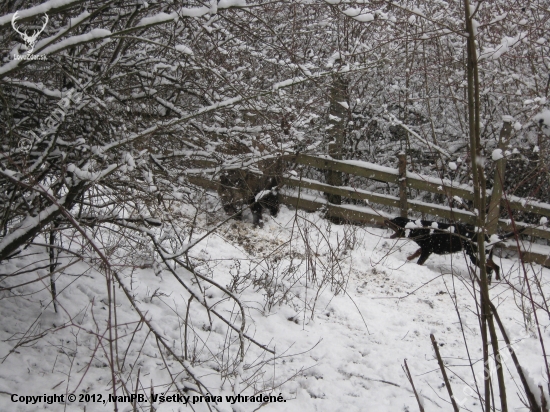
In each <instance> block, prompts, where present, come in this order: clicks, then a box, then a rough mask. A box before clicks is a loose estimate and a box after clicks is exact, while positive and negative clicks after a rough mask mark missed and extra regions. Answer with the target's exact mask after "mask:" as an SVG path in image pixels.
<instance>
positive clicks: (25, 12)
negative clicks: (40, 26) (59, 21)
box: [0, 0, 82, 27]
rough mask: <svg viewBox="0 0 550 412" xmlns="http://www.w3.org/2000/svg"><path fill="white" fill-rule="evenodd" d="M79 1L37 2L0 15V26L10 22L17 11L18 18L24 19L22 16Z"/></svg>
mask: <svg viewBox="0 0 550 412" xmlns="http://www.w3.org/2000/svg"><path fill="white" fill-rule="evenodd" d="M81 2H82V1H81V0H49V1H46V2H44V3H42V4H39V5H37V6H34V7H31V8H28V9H24V10H20V11H15V12H13V13H10V14H6V15H4V16H1V17H0V27H2V26H4V25H6V24H11V19H12V18H13V15H14V14H15V13H17V16H18V17H19V18H20V19H24V18H27V17H32V16H36V15H38V14H44V13H47V12H48V11H50V10H51V9H58V8H61V7H63V6H70V5H71V4H73V3H81Z"/></svg>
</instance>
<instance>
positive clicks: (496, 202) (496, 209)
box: [487, 116, 512, 235]
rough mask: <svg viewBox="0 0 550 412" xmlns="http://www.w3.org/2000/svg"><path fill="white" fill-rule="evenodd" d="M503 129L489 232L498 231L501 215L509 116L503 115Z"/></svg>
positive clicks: (490, 204)
mask: <svg viewBox="0 0 550 412" xmlns="http://www.w3.org/2000/svg"><path fill="white" fill-rule="evenodd" d="M502 120H503V123H502V129H500V136H499V139H498V148H499V149H500V150H501V151H502V157H501V158H500V159H498V160H496V161H495V176H494V183H493V191H492V193H491V200H490V202H489V211H488V213H487V234H488V235H492V234H494V233H496V231H497V226H498V218H499V217H500V199H501V198H502V186H503V184H504V171H505V169H506V157H504V152H505V151H506V149H508V143H509V142H510V136H511V135H512V119H511V118H510V117H508V116H504V117H503V119H502Z"/></svg>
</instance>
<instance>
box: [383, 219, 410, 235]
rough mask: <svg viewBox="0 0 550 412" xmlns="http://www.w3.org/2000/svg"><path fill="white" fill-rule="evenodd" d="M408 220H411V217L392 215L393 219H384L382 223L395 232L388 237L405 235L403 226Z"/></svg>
mask: <svg viewBox="0 0 550 412" xmlns="http://www.w3.org/2000/svg"><path fill="white" fill-rule="evenodd" d="M409 222H411V219H407V218H406V217H394V218H393V219H386V220H384V225H386V226H387V227H389V228H390V229H391V230H393V231H394V232H395V233H394V234H393V235H391V236H390V239H396V238H398V237H405V226H407V223H409Z"/></svg>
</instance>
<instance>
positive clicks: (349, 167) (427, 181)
mask: <svg viewBox="0 0 550 412" xmlns="http://www.w3.org/2000/svg"><path fill="white" fill-rule="evenodd" d="M285 161H287V162H290V163H295V164H299V165H304V166H309V167H314V168H317V169H321V170H332V171H335V172H341V173H348V174H350V175H354V176H361V177H365V178H368V179H372V180H375V181H379V182H384V183H390V184H395V185H396V186H397V187H398V190H399V196H391V195H385V194H380V193H374V192H371V191H368V190H362V189H357V188H352V187H342V186H330V185H327V184H326V183H322V182H319V181H315V180H311V179H304V178H300V177H296V176H293V177H285V178H284V179H283V183H284V184H285V185H286V186H287V187H288V188H294V190H286V191H283V194H282V195H281V202H282V203H283V204H286V205H289V206H293V207H296V208H300V209H304V210H307V211H316V210H319V209H320V208H324V210H325V211H326V215H327V217H337V218H342V219H345V220H347V221H350V222H357V223H371V224H372V223H374V224H382V223H383V221H384V219H386V218H387V217H388V215H387V214H386V213H384V212H381V211H378V210H377V207H376V206H371V207H368V206H357V205H350V204H342V205H335V204H332V203H329V202H328V201H327V200H326V198H325V196H323V195H322V193H330V194H333V195H338V196H341V197H343V198H348V199H356V200H363V201H367V202H368V204H369V205H371V204H376V205H384V206H391V207H395V208H398V209H399V210H400V212H401V215H405V216H406V215H407V214H408V212H410V211H412V212H417V213H421V214H422V215H432V216H436V217H439V218H444V219H449V220H451V221H461V222H464V223H469V224H475V222H476V217H475V215H474V214H473V213H471V212H469V211H466V210H461V209H456V208H452V207H449V206H444V205H436V204H433V203H425V202H421V201H417V200H409V199H408V198H407V189H416V190H422V191H427V192H432V193H438V194H442V195H444V196H445V197H446V198H448V199H452V198H454V197H458V198H461V199H465V200H473V188H472V187H470V186H467V185H460V184H456V183H454V182H452V181H449V180H445V179H438V178H434V177H430V176H424V175H420V174H418V173H413V172H407V171H406V169H405V168H404V167H403V159H401V167H400V168H399V169H393V168H390V167H384V166H379V165H376V164H373V163H368V162H363V161H350V160H334V159H329V158H325V157H320V156H311V155H306V154H298V155H287V156H285ZM202 164H203V165H204V166H206V165H207V164H208V165H209V166H214V165H215V164H214V163H213V162H212V163H210V162H204V161H203V162H202ZM189 181H190V182H191V183H193V184H196V185H199V186H202V187H205V188H209V189H213V190H216V189H217V187H218V182H217V181H215V180H214V181H213V180H211V179H208V178H205V177H203V176H201V175H200V174H198V173H197V174H189ZM303 189H309V190H314V191H318V192H321V194H319V195H317V196H315V195H311V194H309V193H304V191H303ZM487 204H489V202H487ZM501 207H504V208H508V207H510V208H511V209H513V210H519V211H526V212H532V213H536V214H539V215H541V216H546V217H548V218H549V221H550V205H549V204H546V203H541V202H537V201H532V200H528V199H522V198H518V197H508V198H507V197H506V196H504V197H503V198H502V199H501ZM515 225H516V228H525V231H524V234H526V235H531V236H533V237H538V238H543V239H550V230H548V229H546V228H544V227H540V226H538V227H534V226H533V225H531V224H526V223H522V222H515ZM498 228H499V229H500V230H502V231H505V232H507V231H512V230H513V227H512V225H511V222H510V221H507V220H503V219H500V220H499V221H498ZM507 249H509V250H513V248H507ZM522 254H523V258H524V259H525V260H526V261H528V262H535V263H539V264H542V265H545V266H550V256H547V254H545V253H541V252H540V251H539V252H538V253H537V252H534V251H530V250H524V251H522Z"/></svg>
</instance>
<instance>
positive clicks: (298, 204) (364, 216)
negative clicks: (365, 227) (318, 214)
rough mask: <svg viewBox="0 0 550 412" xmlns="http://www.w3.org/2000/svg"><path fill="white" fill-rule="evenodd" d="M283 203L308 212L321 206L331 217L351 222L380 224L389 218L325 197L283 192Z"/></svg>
mask: <svg viewBox="0 0 550 412" xmlns="http://www.w3.org/2000/svg"><path fill="white" fill-rule="evenodd" d="M281 203H283V204H285V205H287V206H292V207H295V208H298V209H303V210H306V211H308V212H315V211H317V210H319V209H320V208H325V209H326V214H327V216H330V217H339V218H342V219H345V220H347V221H350V222H356V223H370V224H379V225H382V224H383V223H384V219H387V217H385V216H383V215H378V214H376V213H374V212H369V211H367V210H365V211H363V210H357V208H356V207H354V208H351V207H349V206H348V207H346V206H339V205H333V204H331V203H327V202H326V201H324V200H323V199H319V200H314V199H311V198H309V197H307V198H304V197H301V196H300V197H298V196H295V195H291V194H282V195H281Z"/></svg>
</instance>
